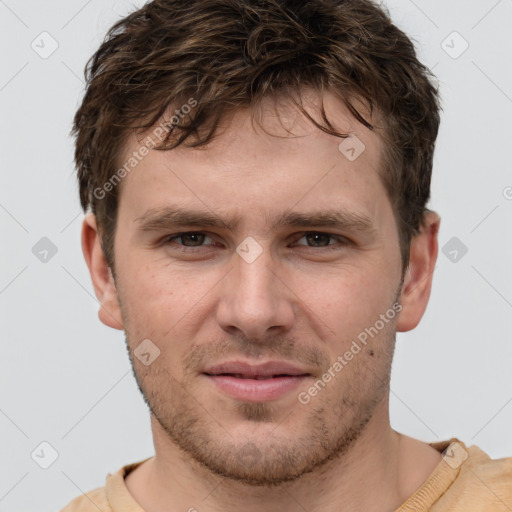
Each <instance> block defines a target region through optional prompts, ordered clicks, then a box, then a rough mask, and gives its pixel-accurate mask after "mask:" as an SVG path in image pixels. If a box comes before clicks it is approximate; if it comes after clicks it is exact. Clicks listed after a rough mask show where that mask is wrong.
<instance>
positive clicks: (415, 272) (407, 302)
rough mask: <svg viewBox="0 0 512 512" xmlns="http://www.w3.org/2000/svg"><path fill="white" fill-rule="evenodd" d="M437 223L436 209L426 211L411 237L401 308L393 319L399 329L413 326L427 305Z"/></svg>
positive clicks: (433, 263) (434, 253) (436, 246)
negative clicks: (395, 318)
mask: <svg viewBox="0 0 512 512" xmlns="http://www.w3.org/2000/svg"><path fill="white" fill-rule="evenodd" d="M440 224H441V218H440V217H439V215H438V214H437V213H436V212H433V211H427V213H426V214H425V222H424V226H423V227H422V228H421V230H420V233H419V234H417V235H416V236H415V237H413V239H412V240H411V251H410V258H409V265H408V267H407V270H406V271H405V276H404V282H403V285H402V293H401V298H400V303H401V304H402V309H401V311H400V313H399V315H398V319H397V331H399V332H406V331H410V330H412V329H414V328H415V327H416V326H417V325H418V324H419V322H420V320H421V318H422V316H423V314H424V313H425V310H426V309H427V304H428V300H429V298H430V290H431V288H432V277H433V272H434V267H435V264H436V261H437V253H438V241H437V235H438V232H439V226H440Z"/></svg>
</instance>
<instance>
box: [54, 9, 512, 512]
mask: <svg viewBox="0 0 512 512" xmlns="http://www.w3.org/2000/svg"><path fill="white" fill-rule="evenodd" d="M438 111H439V104H438V96H437V90H436V87H435V86H434V85H433V81H432V79H431V77H430V74H429V72H428V70H427V69H426V68H425V67H424V66H423V65H422V64H421V63H420V62H418V60H417V58H416V56H415V51H414V48H413V45H412V43H411V42H410V40H409V39H408V38H407V36H405V34H403V33H402V32H401V31H400V30H398V29H397V28H396V27H395V26H394V25H393V24H392V23H391V21H390V19H389V17H388V15H387V14H386V13H385V12H383V10H382V9H381V8H380V7H378V6H376V5H375V4H374V3H372V2H371V1H370V0H312V1H308V2H292V1H285V0H261V1H253V2H249V1H240V0H239V1H235V0H202V1H198V0H189V1H187V2H183V1H179V0H155V1H153V2H150V3H148V4H147V5H145V6H144V7H143V8H141V9H140V10H138V11H136V12H134V13H133V14H131V15H129V16H127V17H126V18H125V19H123V20H121V21H120V22H119V23H117V24H116V25H115V26H114V27H113V28H112V29H111V30H110V32H109V34H108V36H107V38H106V40H105V42H104V43H103V44H102V45H101V47H100V48H99V50H98V51H97V53H96V54H95V55H94V56H93V58H92V60H91V61H90V63H89V66H88V71H87V90H86V94H85V97H84V99H83V103H82V105H81V106H80V108H79V110H78V112H77V114H76V117H75V124H74V133H75V135H76V155H75V156H76V162H77V167H78V177H79V183H80V197H81V202H82V206H83V208H84V211H86V212H87V210H88V209H89V208H90V209H91V211H90V212H89V213H87V216H86V217H85V220H84V223H83V232H82V247H83V251H84V255H85V259H86V262H87V265H88V267H89V270H90V273H91V277H92V281H93V284H94V289H95V293H96V295H97V297H98V299H99V301H100V303H101V308H100V311H99V317H100V320H101V321H102V322H103V323H104V324H106V325H108V326H110V327H112V328H114V329H121V330H124V331H125V333H126V342H127V347H128V353H129V356H130V359H131V362H132V364H133V369H134V373H135V376H136V379H137V383H138V385H139V388H140V390H141V392H142V393H143V396H144V399H145V401H146V403H147V404H148V406H149V409H150V412H151V426H152V432H153V438H154V445H155V456H154V457H150V458H148V459H146V460H144V461H140V462H137V463H135V464H130V465H127V466H125V467H123V468H121V469H120V470H119V471H117V472H116V473H115V474H112V475H110V474H109V475H108V477H107V481H106V486H105V487H102V488H99V489H96V490H93V491H91V492H89V493H87V494H86V495H84V496H80V497H77V498H76V499H75V500H73V501H72V502H71V503H70V504H69V505H68V506H67V507H65V508H64V509H63V510H64V511H65V512H71V511H95V510H98V509H99V510H102V511H104V512H106V511H108V512H135V511H137V512H141V511H146V512H163V511H166V512H175V511H176V512H177V511H196V510H197V511H200V512H210V511H221V510H222V511H231V510H240V509H243V510H249V511H252V510H258V511H259V510H264V511H265V512H273V511H278V510H279V511H283V510H285V511H287V512H288V511H304V510H307V511H309V512H316V511H320V510H322V511H325V512H328V511H338V512H347V511H351V512H353V511H365V512H371V511H380V512H383V511H393V510H400V511H427V510H431V511H435V512H438V511H448V510H449V511H465V512H468V511H477V510H478V511H492V512H499V511H507V510H511V509H512V459H502V460H491V459H490V458H489V457H488V456H487V455H486V454H485V453H484V452H482V451H481V450H480V449H479V448H478V447H476V446H471V447H466V446H465V445H464V443H463V442H461V441H459V440H458V439H457V438H453V439H450V440H447V441H443V442H438V443H431V444H427V443H424V442H421V441H419V440H416V439H413V438H410V437H408V436H405V435H403V434H400V433H398V432H396V431H394V430H393V429H392V428H391V426H390V422H389V406H388V404H389V380H390V372H391V363H392V357H393V351H394V345H395V337H396V332H397V331H400V332H405V331H409V330H411V329H414V328H415V327H416V326H417V325H418V323H419V321H420V320H421V317H422V315H423V313H424V311H425V309H426V307H427V303H428V299H429V295H430V289H431V283H432V275H433V270H434V266H435V262H436V258H437V252H438V242H437V234H438V230H439V225H440V218H439V216H438V215H437V214H436V213H435V212H433V211H430V210H427V209H426V204H427V201H428V199H429V195H430V178H431V170H432V158H433V151H434V144H435V139H436V135H437V131H438V126H439V113H438Z"/></svg>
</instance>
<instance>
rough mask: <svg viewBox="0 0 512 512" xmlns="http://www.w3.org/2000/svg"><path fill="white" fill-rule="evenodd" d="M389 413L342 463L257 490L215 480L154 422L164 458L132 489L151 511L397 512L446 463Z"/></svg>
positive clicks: (380, 413)
mask: <svg viewBox="0 0 512 512" xmlns="http://www.w3.org/2000/svg"><path fill="white" fill-rule="evenodd" d="M388 414H389V413H388V403H387V400H386V401H385V403H384V402H383V403H381V404H379V405H378V406H377V408H376V410H375V414H374V415H373V417H372V419H371V420H370V422H369V423H368V424H367V425H366V428H365V429H364V430H363V432H362V433H361V435H360V436H359V438H358V439H357V440H355V441H354V442H353V444H352V445H351V446H350V448H349V450H348V451H347V452H345V453H344V454H343V455H342V456H341V457H337V458H335V459H333V460H331V461H329V462H328V463H326V464H324V465H323V466H322V467H320V468H318V469H317V470H315V471H313V472H311V473H309V474H307V475H303V476H302V477H300V478H299V479H297V480H295V481H293V482H288V483H286V484H283V485H281V486H278V487H252V486H248V485H247V484H242V483H239V482H236V481H233V480H230V479H226V478H222V477H219V476H217V475H214V474H212V473H211V472H210V471H209V470H208V469H206V468H204V467H203V466H201V465H199V464H198V463H196V462H195V461H194V460H191V458H190V457H189V456H188V454H186V453H184V452H183V451H181V450H180V449H179V448H178V447H177V446H176V445H175V444H174V443H172V442H170V441H169V439H168V438H167V437H166V434H165V432H163V431H162V429H161V427H160V425H159V424H158V422H157V421H156V420H155V419H154V418H153V417H152V418H151V420H152V429H153V438H154V443H155V453H156V455H155V457H154V458H152V459H150V460H148V461H147V462H146V463H145V464H143V465H142V466H140V467H139V468H137V470H135V471H134V472H132V473H131V474H130V475H129V476H128V477H127V478H126V485H127V487H128V490H129V491H130V493H131V494H132V495H133V497H134V498H135V500H136V501H137V502H138V503H139V504H140V505H141V506H142V507H143V508H144V510H146V511H147V512H163V511H166V512H169V511H170V510H172V511H174V510H187V511H191V512H194V510H197V511H201V512H220V511H222V512H235V511H237V512H238V511H239V510H240V509H243V510H245V511H247V512H256V511H258V512H259V511H260V510H262V509H263V510H265V511H268V512H281V511H282V510H287V511H303V510H308V511H309V512H319V511H322V512H331V511H333V512H334V511H336V512H348V511H354V510H364V511H365V512H374V511H375V512H377V511H379V512H383V511H393V510H395V509H396V508H398V507H399V506H400V505H401V504H402V503H403V502H404V501H405V500H406V499H407V497H408V496H410V495H411V494H412V493H413V492H414V491H415V490H416V489H417V488H418V487H419V486H420V485H421V484H422V483H423V482H424V481H425V479H426V478H427V476H428V475H429V474H430V473H431V472H432V471H433V469H434V468H435V466H436V465H437V464H438V462H439V460H440V458H441V456H440V454H439V453H438V452H436V451H435V450H434V449H433V448H431V447H430V446H428V445H426V444H424V443H420V442H419V441H416V440H413V439H411V438H407V437H406V436H403V435H401V434H398V433H397V432H395V431H394V430H393V429H391V426H390V424H389V416H388ZM369 490H371V492H369ZM170 504H171V506H172V507H173V508H172V509H170V508H169V505H170Z"/></svg>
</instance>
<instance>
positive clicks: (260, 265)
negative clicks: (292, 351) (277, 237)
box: [217, 249, 295, 340]
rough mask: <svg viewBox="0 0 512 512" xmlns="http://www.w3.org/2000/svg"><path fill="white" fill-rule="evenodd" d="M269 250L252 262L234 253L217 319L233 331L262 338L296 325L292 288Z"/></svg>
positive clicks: (222, 326) (224, 283) (237, 333)
mask: <svg viewBox="0 0 512 512" xmlns="http://www.w3.org/2000/svg"><path fill="white" fill-rule="evenodd" d="M268 253H269V250H268V249H265V250H264V251H263V252H262V254H261V255H260V256H259V257H258V258H257V259H256V260H255V261H252V262H250V263H249V262H247V261H245V260H244V259H243V258H241V257H239V256H238V254H235V255H234V258H233V260H234V268H233V269H232V270H231V271H230V272H229V273H228V274H227V276H226V277H225V278H224V279H223V286H222V289H221V296H220V300H219V303H218V307H217V321H218V323H219V325H220V327H221V328H222V329H223V330H224V331H226V332H227V333H229V334H231V335H235V336H236V335H245V336H246V337H247V338H249V339H251V340H260V339H264V338H265V336H268V334H269V333H270V332H272V334H273V335H276V334H284V333H286V332H288V331H289V330H290V329H291V328H292V326H293V322H294V314H295V313H294V307H293V305H294V302H293V298H294V295H293V292H292V291H291V289H290V288H289V287H288V286H287V284H286V278H285V276H284V275H283V272H282V271H281V272H280V270H279V268H278V266H276V265H275V264H273V262H272V258H271V257H270V256H269V254H268ZM280 274H281V275H280Z"/></svg>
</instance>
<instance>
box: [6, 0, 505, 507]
mask: <svg viewBox="0 0 512 512" xmlns="http://www.w3.org/2000/svg"><path fill="white" fill-rule="evenodd" d="M141 4H142V2H125V1H105V0H103V1H100V0H89V1H84V0H67V1H64V0H59V1H55V0H54V1H46V2H36V1H35V0H31V1H28V0H25V1H23V0H20V1H17V0H5V1H3V0H0V34H1V35H0V37H1V44H2V64H1V66H0V109H1V117H0V123H1V137H0V149H1V151H0V155H1V162H2V165H1V180H2V181H1V187H0V230H1V236H2V242H3V243H2V250H1V265H0V322H1V330H2V337H1V357H0V379H1V384H0V389H1V401H0V432H1V436H0V450H1V453H0V461H1V463H0V511H7V510H17V511H19V512H24V511H29V510H39V511H46V510H47V511H51V510H58V509H60V508H61V507H62V506H64V504H66V503H67V502H68V501H69V500H71V499H72V498H73V497H75V496H77V495H79V494H81V492H82V491H87V490H90V489H92V488H94V487H99V486H102V485H103V484H104V480H105V476H106V474H107V473H108V472H114V471H116V470H117V469H118V468H119V467H121V466H122V465H124V464H127V463H129V462H134V461H137V460H141V459H143V458H145V457H148V456H150V455H152V453H153V445H152V440H151V432H150V427H149V416H148V413H147V410H146V406H145V404H144V402H143V400H142V398H141V396H140V395H139V392H138V389H137V387H136V384H135V380H134V378H133V376H132V373H131V368H130V365H129V361H128V356H127V354H126V349H125V346H124V337H123V333H121V332H120V331H114V330H112V329H109V328H107V327H105V326H104V325H103V324H101V323H100V322H99V320H98V318H97V310H98V303H97V301H96V298H95V296H94V293H93V288H92V285H91V282H90V278H89V275H88V272H87V268H86V265H85V262H84V260H83V256H82V253H81V248H80V241H79V235H80V226H81V220H82V218H83V215H82V213H81V211H80V207H79V203H78V194H77V187H76V178H75V174H74V171H73V161H72V154H73V144H72V140H71V139H70V137H69V129H70V126H71V120H72V116H73V114H74V111H75V110H76V108H77V106H78V102H79V99H80V98H81V95H82V92H83V73H82V70H83V67H84V64H85V62H86V59H87V58H88V57H89V56H90V55H91V54H92V53H93V51H94V50H95V49H96V48H97V46H98V44H99V42H100V41H101V40H102V38H103V36H104V34H105V32H106V30H107V29H108V28H109V27H110V25H111V24H112V23H113V22H114V21H115V20H117V19H118V18H119V17H120V16H122V15H125V14H126V13H127V12H128V11H129V10H130V9H131V7H132V6H134V5H141ZM386 4H387V5H388V6H389V8H390V11H391V15H392V17H393V19H394V20H395V22H396V23H397V24H398V25H399V26H400V27H402V28H403V29H405V30H406V31H407V33H408V34H409V35H410V36H412V37H413V38H414V40H415V41H416V42H417V47H418V50H419V53H420V57H421V59H422V60H423V61H424V62H425V63H426V64H427V65H428V66H430V67H431V68H433V70H434V73H435V74H436V75H437V76H438V78H439V80H440V84H441V92H442V96H443V105H444V113H443V118H442V125H441V132H440V135H439V142H438V147H437V153H436V158H435V168H434V176H433V187H432V201H431V203H430V207H431V208H433V209H435V210H437V211H438V212H439V213H440V214H441V216H442V224H441V231H440V246H441V248H443V247H445V249H444V252H446V254H444V253H443V252H440V255H439V259H438V264H437V267H436V270H435V275H434V285H433V291H432V296H431V300H430V305H429V307H428V310H427V312H426V314H425V316H424V319H423V321H422V322H421V324H420V326H419V327H418V328H417V329H416V330H414V331H413V332H410V333H406V334H399V335H398V344H397V352H396V359H395V363H394V368H393V377H392V384H391V388H392V393H391V418H392V425H393V427H394V428H395V429H397V430H399V431H401V432H404V433H407V434H408V435H411V436H414V437H417V438H419V439H422V440H424V441H436V440H441V439H448V438H450V437H452V436H456V437H459V438H460V439H461V440H462V441H464V442H466V443H467V444H469V445H471V444H477V445H479V446H480V447H481V448H482V449H483V450H484V451H486V452H488V453H489V455H491V456H492V457H494V458H498V457H504V456H511V455H512V434H511V432H512V403H511V402H512V378H511V374H512V372H511V361H512V344H511V343H510V328H511V318H512V315H511V313H512V310H511V307H512V272H511V266H510V264H511V261H512V234H511V219H512V174H511V164H510V147H511V145H512V140H511V135H512V130H511V124H512V122H511V115H512V59H511V58H510V55H511V53H512V35H511V33H510V26H511V21H512V0H500V1H496V0H480V1H476V0H473V1H467V0H456V1H451V2H446V1H441V0H436V1H432V0H429V1H427V0H415V1H412V0H392V1H389V2H386ZM454 31H456V32H457V34H453V32H454ZM42 32H47V33H48V34H50V35H40V34H41V33H42ZM443 41H444V42H443ZM466 42H467V43H466ZM56 44H58V48H57V49H56V50H55V51H54V52H53V53H52V54H51V55H48V53H49V52H50V51H51V50H52V49H53V46H55V45H56ZM466 44H469V47H468V48H467V49H466V50H465V51H464V52H463V53H461V52H462V50H464V48H465V46H466ZM31 45H32V46H31ZM52 45H53V46H52ZM43 57H46V58H43ZM43 237H47V238H48V239H49V240H50V241H51V243H52V244H53V245H54V246H55V247H54V249H53V252H55V249H56V250H57V252H56V253H55V254H52V251H51V249H50V252H48V253H47V254H45V253H44V252H41V251H43V250H44V248H45V247H47V246H48V241H45V240H44V241H42V242H41V241H40V240H41V239H42V238H43ZM453 237H456V239H455V240H452V239H453ZM36 244H39V245H36ZM45 244H46V245H45ZM447 244H448V245H447ZM462 244H464V246H465V247H467V253H466V254H464V255H463V251H462V250H461V248H463V246H462ZM34 246H35V249H33V248H34ZM453 251H456V253H455V252H453ZM34 253H35V254H34ZM41 258H43V260H44V259H45V258H46V261H41ZM454 259H455V261H454ZM42 442H47V443H49V444H50V445H51V446H52V447H53V449H54V450H55V451H56V452H57V453H58V458H57V459H56V460H55V462H53V464H51V466H50V467H49V468H48V469H43V468H41V467H40V465H41V464H43V465H44V464H49V463H50V462H52V453H53V452H52V449H51V448H49V447H48V446H47V445H43V446H40V443H42ZM34 451H35V452H34ZM33 453H35V454H34V455H33V458H32V457H31V454H33ZM37 454H39V455H37Z"/></svg>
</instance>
